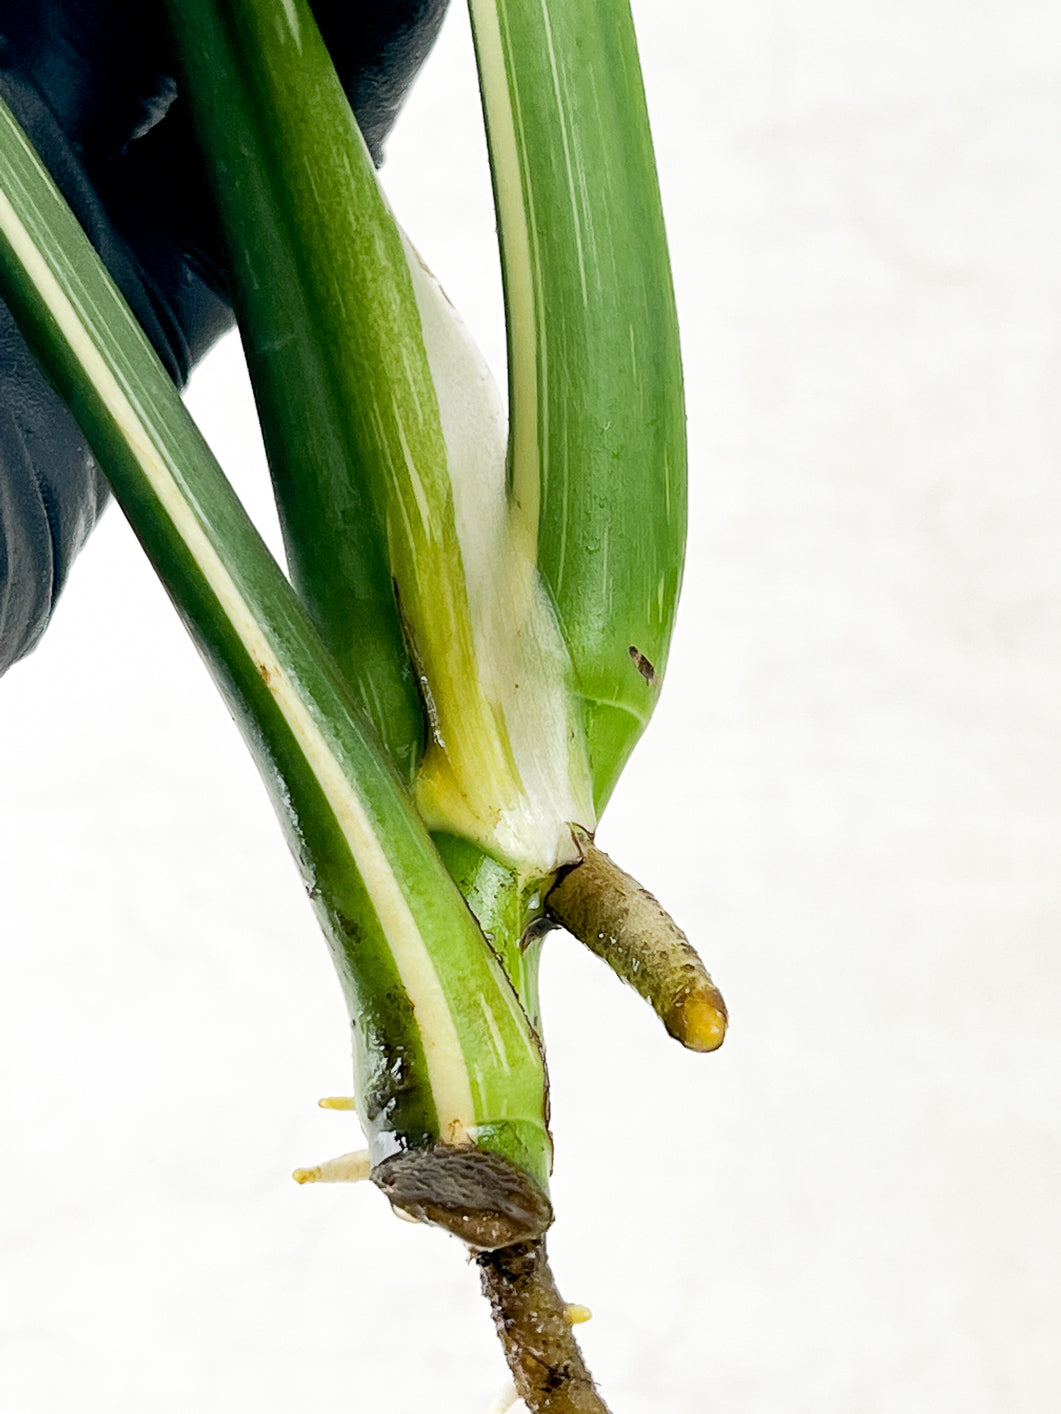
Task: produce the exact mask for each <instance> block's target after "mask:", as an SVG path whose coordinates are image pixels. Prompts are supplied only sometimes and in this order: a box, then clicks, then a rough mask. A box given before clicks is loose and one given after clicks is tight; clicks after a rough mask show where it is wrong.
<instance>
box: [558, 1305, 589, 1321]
mask: <svg viewBox="0 0 1061 1414" xmlns="http://www.w3.org/2000/svg"><path fill="white" fill-rule="evenodd" d="M592 1319H593V1312H592V1311H591V1310H590V1309H589V1307H588V1306H578V1305H576V1304H575V1303H574V1302H568V1304H567V1305H566V1306H565V1307H564V1320H565V1321H566V1322H567V1324H568V1325H569V1326H584V1325H585V1324H586V1322H587V1321H592Z"/></svg>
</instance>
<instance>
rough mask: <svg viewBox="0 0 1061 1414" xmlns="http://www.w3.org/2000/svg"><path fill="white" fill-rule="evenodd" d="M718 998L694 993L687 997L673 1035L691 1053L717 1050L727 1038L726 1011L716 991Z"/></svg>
mask: <svg viewBox="0 0 1061 1414" xmlns="http://www.w3.org/2000/svg"><path fill="white" fill-rule="evenodd" d="M715 997H716V998H717V1000H715V999H714V998H712V997H711V996H710V995H705V993H703V992H693V993H691V994H690V995H689V996H687V997H684V998H683V999H682V1002H681V1004H680V1006H679V1008H678V1014H677V1016H676V1017H675V1019H674V1020H675V1024H674V1027H673V1029H672V1028H668V1030H670V1031H671V1035H672V1036H674V1037H675V1039H676V1040H678V1041H680V1042H681V1043H682V1045H683V1046H687V1047H688V1048H689V1050H690V1051H717V1050H718V1048H719V1046H721V1044H722V1042H723V1041H724V1040H725V1039H726V1021H727V1018H726V1008H725V1004H724V1003H723V1004H721V1005H720V1003H722V998H721V996H719V994H718V993H717V992H716V993H715Z"/></svg>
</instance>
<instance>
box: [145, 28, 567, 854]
mask: <svg viewBox="0 0 1061 1414" xmlns="http://www.w3.org/2000/svg"><path fill="white" fill-rule="evenodd" d="M169 8H170V17H171V20H172V23H173V27H174V30H175V32H176V34H177V38H178V47H179V50H180V53H181V56H182V64H183V69H184V71H185V78H186V83H185V85H184V91H185V93H186V95H187V96H188V97H189V99H190V102H191V105H192V112H193V117H194V119H195V122H196V127H197V132H198V135H199V139H200V143H201V146H202V149H203V151H204V154H205V155H206V158H207V162H208V167H209V170H210V172H211V176H212V183H213V187H214V190H215V193H216V196H217V200H218V204H219V208H220V212H221V216H222V226H223V228H224V230H225V232H226V237H227V242H228V247H229V252H230V264H231V269H232V275H233V281H234V293H235V300H236V308H237V313H238V316H239V320H240V326H241V329H242V331H243V334H244V342H245V344H246V346H247V349H248V354H249V360H250V366H251V373H252V378H253V381H254V384H255V388H256V393H257V398H258V406H259V411H260V414H261V417H262V421H263V425H264V427H265V430H266V445H267V449H268V451H269V458H270V464H271V466H272V468H273V476H274V481H275V485H276V489H277V497H278V501H279V504H280V508H281V514H282V519H283V522H284V526H285V534H286V542H287V547H288V554H289V558H290V562H291V567H292V574H293V578H294V581H295V584H296V586H297V588H298V589H299V592H300V593H301V594H302V595H303V596H304V597H305V598H306V600H307V602H308V603H309V604H310V606H311V608H312V612H313V614H314V617H315V618H316V619H317V621H318V623H320V624H321V626H322V628H323V630H324V633H325V636H326V638H327V640H328V641H329V643H330V644H331V645H332V646H333V648H334V651H335V652H336V655H337V657H338V660H339V662H340V665H341V666H342V668H343V670H344V672H345V673H346V675H347V677H348V679H349V681H350V682H351V684H352V686H353V687H354V689H355V691H356V692H357V695H358V697H359V698H360V700H361V701H362V702H363V703H364V705H365V707H366V710H368V711H369V712H370V714H371V715H372V717H373V719H374V720H375V721H376V724H377V726H378V728H379V730H380V732H381V735H382V736H383V737H384V740H385V741H386V743H387V745H388V749H389V750H390V751H391V754H392V755H393V756H394V758H395V760H396V761H397V762H398V763H399V765H400V766H401V767H402V769H403V770H406V769H415V767H416V766H417V763H418V761H419V753H420V749H421V746H422V745H423V742H422V737H423V729H422V725H421V723H420V720H419V717H417V720H416V722H415V723H413V721H412V713H411V707H410V700H409V699H410V696H411V694H412V693H414V691H415V689H416V687H417V686H419V688H420V689H421V690H422V693H423V696H424V701H425V705H426V707H427V716H428V721H429V728H430V730H429V732H428V735H427V741H426V752H425V755H424V758H423V762H422V765H421V766H420V770H419V775H418V780H417V791H416V795H417V802H418V806H419V808H420V812H421V814H422V815H423V816H424V818H425V819H426V820H427V822H428V823H429V824H430V825H431V827H432V828H433V829H437V830H446V831H449V832H451V833H455V834H460V835H464V836H466V837H468V838H470V839H474V840H475V841H476V842H477V843H478V845H479V846H480V847H481V848H482V849H483V850H485V851H487V852H491V853H493V854H495V855H497V856H499V857H501V858H504V859H507V860H508V861H509V862H510V863H512V864H513V866H514V867H517V868H520V869H522V870H524V871H526V870H530V871H531V872H533V871H534V870H535V869H537V870H538V871H540V872H543V871H548V870H552V869H553V868H555V867H556V865H557V864H559V863H561V862H570V860H571V859H572V858H573V857H574V856H573V855H572V853H571V846H570V836H569V833H568V832H567V830H566V828H565V827H566V823H567V821H568V820H571V819H578V820H580V822H584V823H586V824H588V825H589V826H592V824H593V821H592V819H591V818H590V812H591V808H592V807H591V804H590V798H589V797H590V791H589V784H588V780H587V779H586V774H585V765H584V760H583V753H582V750H581V738H580V734H579V732H578V731H577V730H572V729H571V728H572V727H573V726H574V725H575V724H574V723H572V721H571V710H570V706H569V699H570V693H569V683H568V673H569V665H568V660H567V656H566V653H565V650H564V647H563V643H562V640H561V638H560V636H559V632H558V629H557V626H556V624H555V621H554V619H553V616H552V613H551V610H550V609H549V606H548V604H547V602H546V600H545V598H544V596H543V595H542V593H541V590H540V587H539V585H538V582H537V573H536V569H535V565H534V560H533V558H531V559H527V558H525V557H522V558H521V556H520V555H519V553H518V547H516V546H515V545H514V544H513V543H512V542H511V540H510V537H509V535H508V524H507V515H506V507H505V495H504V437H503V431H502V429H501V425H500V423H499V420H498V417H497V413H496V408H495V407H494V405H493V404H492V402H491V400H490V398H489V396H488V395H485V396H484V390H485V388H486V384H487V377H486V375H485V373H484V371H483V369H482V368H481V367H479V366H477V365H476V363H475V361H474V358H473V356H471V355H470V354H469V352H468V349H467V346H466V344H465V343H464V342H463V341H462V339H461V337H460V334H459V331H458V330H457V329H456V325H455V316H454V315H453V311H452V308H451V307H450V306H449V304H448V301H447V300H446V299H445V296H444V295H443V294H442V292H441V291H440V290H439V289H438V287H437V285H436V283H435V282H434V280H433V279H432V277H431V276H430V274H429V272H427V271H426V270H425V268H424V267H423V265H422V264H421V262H420V260H419V257H418V256H417V255H416V253H415V252H414V251H413V250H412V248H411V247H410V246H409V244H408V242H407V241H405V240H404V238H403V236H402V234H401V232H400V230H399V229H398V227H397V224H396V223H395V221H394V218H393V216H392V215H391V213H390V210H389V208H388V207H387V204H386V201H385V199H384V197H383V194H382V192H381V190H380V188H379V184H378V182H377V179H376V175H375V172H374V170H373V167H372V163H371V160H370V158H369V155H368V152H367V150H366V148H365V145H364V143H363V142H362V140H361V137H360V134H359V133H358V130H357V127H356V124H355V122H354V119H353V116H352V114H351V112H350V109H349V105H348V104H347V102H346V98H345V96H344V94H343V92H342V89H341V87H340V85H339V82H338V79H337V77H336V75H335V72H334V70H333V68H332V65H331V61H330V58H329V56H328V53H327V51H326V49H325V47H324V44H323V42H322V41H321V38H320V35H319V33H318V31H317V29H316V26H315V24H314V21H313V16H312V13H311V11H310V8H309V6H308V4H307V3H306V0H286V3H285V4H284V6H283V7H282V8H281V7H278V6H277V4H276V3H274V0H170V6H169ZM455 384H456V386H455V387H454V385H455ZM454 404H456V406H454ZM380 625H384V626H389V627H387V632H386V637H385V640H383V639H381V640H380V644H379V651H378V652H377V651H375V649H373V651H371V652H369V653H368V654H363V652H362V642H363V641H367V642H369V643H372V642H373V639H372V633H373V631H374V630H375V629H376V628H377V627H379V626H380ZM402 631H404V637H405V643H406V644H407V646H408V654H407V653H406V651H405V647H403V646H402V644H401V642H400V637H401V632H402ZM396 645H397V646H396ZM388 655H389V656H388ZM384 657H386V658H387V661H386V662H383V663H381V660H382V659H383V658H384ZM410 660H411V663H412V670H413V671H412V674H411V673H410V666H409V664H410ZM395 663H398V664H399V665H400V671H398V670H397V669H396V668H395ZM414 677H415V681H414ZM396 679H399V680H396ZM417 711H419V705H418V704H417Z"/></svg>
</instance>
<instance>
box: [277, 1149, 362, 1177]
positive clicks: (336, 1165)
mask: <svg viewBox="0 0 1061 1414" xmlns="http://www.w3.org/2000/svg"><path fill="white" fill-rule="evenodd" d="M371 1170H372V1162H371V1160H370V1159H369V1157H368V1152H367V1150H364V1149H359V1150H357V1152H356V1153H353V1154H340V1155H339V1157H338V1158H337V1159H325V1161H324V1163H322V1164H315V1165H314V1166H313V1168H306V1169H295V1171H294V1173H293V1174H292V1175H291V1177H292V1178H293V1179H294V1180H295V1182H296V1183H361V1182H363V1180H364V1179H366V1178H368V1176H369V1173H370V1172H371Z"/></svg>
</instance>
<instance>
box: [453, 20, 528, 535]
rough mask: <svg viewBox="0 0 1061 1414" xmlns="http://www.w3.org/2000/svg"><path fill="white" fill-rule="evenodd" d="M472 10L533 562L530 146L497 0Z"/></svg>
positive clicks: (517, 469)
mask: <svg viewBox="0 0 1061 1414" xmlns="http://www.w3.org/2000/svg"><path fill="white" fill-rule="evenodd" d="M468 9H469V11H470V13H471V17H472V26H473V28H474V30H475V45H476V49H477V50H478V54H479V76H480V78H479V81H480V88H481V92H482V101H483V115H484V117H485V119H486V129H487V132H488V134H489V139H490V165H491V168H492V170H493V176H494V189H495V193H496V200H497V214H498V226H499V228H500V232H501V240H502V243H503V245H504V252H505V302H506V305H507V324H508V331H509V338H508V359H509V402H510V407H509V419H510V424H511V429H512V432H511V441H510V446H509V452H510V457H511V468H512V522H513V527H512V528H513V538H514V540H515V542H516V546H517V549H518V550H519V551H521V552H522V553H523V555H524V556H526V558H528V559H529V560H531V561H532V562H534V561H536V560H537V546H538V515H539V508H540V502H541V489H540V476H541V471H540V436H541V430H540V429H539V426H538V419H539V416H540V415H541V414H540V408H539V404H541V405H542V406H544V401H543V400H542V399H540V398H539V396H538V379H539V368H538V359H539V357H541V356H543V353H542V351H543V350H544V349H545V340H544V339H543V338H542V337H541V331H540V330H539V329H538V325H537V312H536V302H535V297H534V287H535V270H536V268H537V262H536V260H535V259H534V254H533V251H532V248H531V238H532V221H533V212H532V211H528V209H527V193H525V191H524V187H523V180H522V178H521V176H520V163H519V150H520V147H521V146H525V145H526V137H525V134H524V133H523V122H522V117H521V115H520V112H519V107H518V102H517V101H514V99H513V94H512V91H511V89H510V88H509V83H508V77H507V74H506V70H505V54H504V48H503V44H502V39H501V25H500V21H499V19H498V11H497V3H496V0H468Z"/></svg>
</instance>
